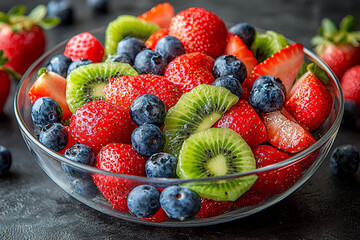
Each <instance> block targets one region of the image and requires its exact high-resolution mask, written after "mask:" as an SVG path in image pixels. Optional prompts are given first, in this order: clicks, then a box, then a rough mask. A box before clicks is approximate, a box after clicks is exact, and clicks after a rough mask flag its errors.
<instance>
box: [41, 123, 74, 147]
mask: <svg viewBox="0 0 360 240" xmlns="http://www.w3.org/2000/svg"><path fill="white" fill-rule="evenodd" d="M39 141H40V142H41V143H42V144H44V145H45V146H46V147H48V148H50V149H52V150H54V151H55V152H59V151H60V150H62V149H63V148H64V147H66V145H67V143H68V132H67V130H66V128H65V127H64V126H63V125H61V124H60V123H51V124H48V125H46V126H45V127H43V128H42V129H41V132H40V135H39Z"/></svg>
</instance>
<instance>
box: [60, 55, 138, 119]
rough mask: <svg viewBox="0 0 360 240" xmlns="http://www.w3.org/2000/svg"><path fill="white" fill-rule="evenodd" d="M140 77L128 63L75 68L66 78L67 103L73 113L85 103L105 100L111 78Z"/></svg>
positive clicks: (95, 64) (96, 64)
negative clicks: (106, 89)
mask: <svg viewBox="0 0 360 240" xmlns="http://www.w3.org/2000/svg"><path fill="white" fill-rule="evenodd" d="M122 75H138V73H137V72H136V70H135V69H134V68H132V67H131V66H130V65H129V64H127V63H118V62H101V63H91V64H88V65H83V66H80V67H78V68H75V69H74V70H73V71H71V73H70V74H69V75H68V76H67V78H66V102H67V104H68V106H69V108H70V111H71V112H74V111H75V110H76V109H77V108H78V107H80V106H82V105H84V104H85V103H88V102H91V101H96V100H105V93H104V87H105V86H106V85H107V84H108V83H109V80H110V78H113V77H119V76H122Z"/></svg>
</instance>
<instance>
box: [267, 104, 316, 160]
mask: <svg viewBox="0 0 360 240" xmlns="http://www.w3.org/2000/svg"><path fill="white" fill-rule="evenodd" d="M262 119H263V122H264V124H265V127H266V132H267V138H268V141H269V143H270V144H271V145H273V146H275V147H277V148H279V149H281V150H283V151H286V152H288V153H297V152H300V151H302V150H304V149H305V148H307V147H309V146H310V145H312V144H314V143H315V142H316V140H315V139H314V138H313V136H312V135H311V133H309V132H308V131H307V130H305V129H304V128H303V127H302V126H300V125H299V124H298V123H297V122H296V120H295V119H293V117H292V116H291V115H290V114H289V113H288V112H287V111H286V110H285V109H284V108H283V109H282V110H281V111H274V112H270V113H263V114H262Z"/></svg>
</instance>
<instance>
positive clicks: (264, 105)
mask: <svg viewBox="0 0 360 240" xmlns="http://www.w3.org/2000/svg"><path fill="white" fill-rule="evenodd" d="M284 102H285V87H284V85H283V84H282V83H281V81H280V80H279V79H278V78H274V77H272V76H268V75H264V76H261V77H259V78H258V79H256V80H255V82H254V84H253V86H252V88H251V91H250V97H249V103H250V105H251V106H253V108H255V109H257V110H259V111H260V112H264V113H267V112H272V111H276V110H280V109H281V107H282V106H283V104H284Z"/></svg>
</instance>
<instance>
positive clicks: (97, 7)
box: [86, 0, 109, 13]
mask: <svg viewBox="0 0 360 240" xmlns="http://www.w3.org/2000/svg"><path fill="white" fill-rule="evenodd" d="M86 4H87V5H88V6H89V7H90V8H91V9H92V10H93V11H94V12H99V13H105V12H107V10H108V4H109V2H108V0H86Z"/></svg>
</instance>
